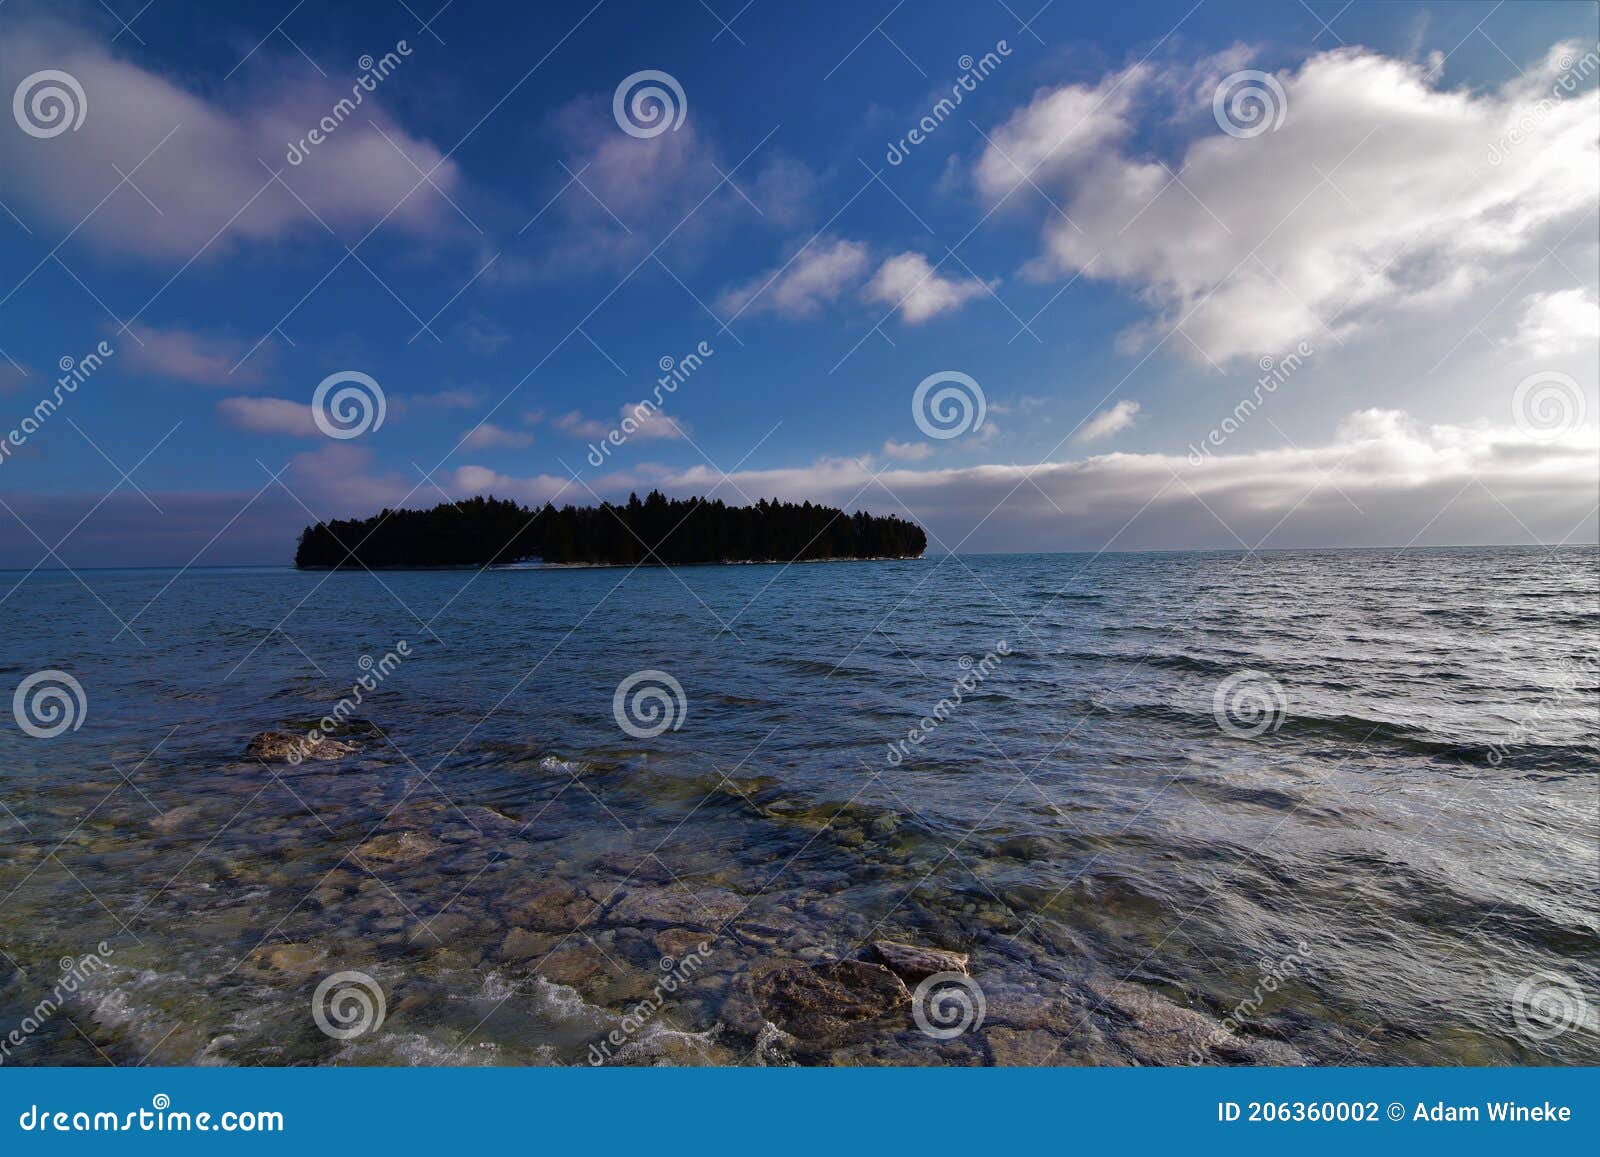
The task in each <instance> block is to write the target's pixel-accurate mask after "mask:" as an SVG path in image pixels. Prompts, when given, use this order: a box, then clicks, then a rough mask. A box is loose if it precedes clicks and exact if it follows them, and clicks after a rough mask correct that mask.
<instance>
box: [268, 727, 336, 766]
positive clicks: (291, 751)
mask: <svg viewBox="0 0 1600 1157" xmlns="http://www.w3.org/2000/svg"><path fill="white" fill-rule="evenodd" d="M355 750H356V747H355V744H353V743H346V742H345V741H344V740H342V739H326V738H323V737H322V736H316V737H313V736H311V735H291V734H289V733H288V732H286V731H263V732H261V733H260V734H259V735H256V736H255V737H254V738H252V739H251V740H250V745H249V746H248V747H246V748H245V750H244V753H245V754H246V755H251V756H254V757H255V758H257V759H264V760H270V761H287V762H290V763H299V762H300V761H301V760H303V759H320V760H327V759H343V758H344V757H345V756H347V755H351V754H353V753H354V752H355Z"/></svg>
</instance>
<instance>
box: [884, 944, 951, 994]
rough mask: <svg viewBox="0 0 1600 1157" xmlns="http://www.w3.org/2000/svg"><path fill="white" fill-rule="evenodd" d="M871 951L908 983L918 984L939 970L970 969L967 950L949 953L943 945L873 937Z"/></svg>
mask: <svg viewBox="0 0 1600 1157" xmlns="http://www.w3.org/2000/svg"><path fill="white" fill-rule="evenodd" d="M872 950H873V952H875V953H876V954H877V956H878V959H879V960H881V961H883V962H884V963H885V964H887V965H888V966H889V967H890V968H891V969H892V970H893V971H895V972H897V973H899V974H900V976H901V978H902V979H904V980H905V981H906V983H907V984H915V983H917V981H919V980H922V979H923V978H925V977H928V976H932V975H933V974H934V973H936V972H960V973H965V972H966V971H967V954H966V953H965V952H946V951H945V950H944V949H942V948H921V947H919V946H917V945H915V944H902V943H900V942H899V941H898V940H874V941H873V942H872Z"/></svg>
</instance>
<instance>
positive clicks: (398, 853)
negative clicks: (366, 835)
mask: <svg viewBox="0 0 1600 1157" xmlns="http://www.w3.org/2000/svg"><path fill="white" fill-rule="evenodd" d="M442 847H444V845H443V844H441V843H440V842H439V841H438V840H436V839H434V838H433V837H432V836H429V835H426V834H424V833H422V832H386V833H384V834H383V835H381V836H374V837H373V838H372V839H370V840H368V841H367V842H366V843H364V844H362V845H361V846H360V847H359V848H357V849H356V851H355V854H356V858H357V859H367V860H376V861H377V862H378V863H387V864H401V863H409V862H411V861H413V860H420V859H423V858H424V857H427V856H431V855H433V853H434V852H437V851H438V850H439V849H440V848H442Z"/></svg>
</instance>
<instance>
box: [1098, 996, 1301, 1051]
mask: <svg viewBox="0 0 1600 1157" xmlns="http://www.w3.org/2000/svg"><path fill="white" fill-rule="evenodd" d="M1084 987H1085V988H1086V989H1087V990H1088V992H1089V993H1090V994H1091V995H1092V996H1093V997H1094V998H1097V1000H1098V1005H1097V1007H1096V1010H1095V1015H1096V1016H1097V1017H1099V1018H1100V1019H1101V1020H1102V1021H1103V1023H1104V1025H1105V1032H1106V1036H1107V1037H1108V1038H1110V1040H1111V1041H1112V1043H1114V1044H1115V1045H1116V1046H1117V1047H1118V1048H1120V1049H1122V1050H1123V1051H1124V1052H1126V1053H1127V1054H1128V1055H1129V1056H1130V1057H1131V1058H1132V1059H1133V1061H1134V1062H1135V1063H1137V1064H1141V1065H1195V1064H1205V1065H1214V1064H1235V1065H1303V1064H1305V1063H1306V1059H1305V1057H1303V1056H1301V1054H1300V1053H1299V1052H1298V1051H1296V1050H1295V1049H1293V1048H1291V1047H1290V1046H1288V1045H1286V1044H1283V1043H1281V1042H1279V1041H1267V1040H1259V1039H1252V1038H1248V1037H1241V1036H1239V1035H1237V1034H1235V1033H1233V1032H1231V1031H1230V1030H1229V1029H1228V1028H1226V1027H1225V1026H1224V1025H1223V1024H1222V1023H1221V1022H1220V1021H1217V1020H1214V1019H1213V1018H1211V1017H1209V1016H1207V1015H1206V1014H1205V1013H1203V1012H1199V1011H1197V1010H1195V1009H1192V1008H1184V1007H1183V1006H1182V1005H1179V1004H1175V1003H1173V1002H1172V1001H1170V1000H1168V999H1167V998H1166V997H1164V996H1162V995H1161V994H1160V993H1158V992H1153V991H1151V990H1150V989H1148V988H1142V987H1140V986H1139V985H1136V984H1129V983H1127V982H1125V981H1119V980H1093V981H1089V982H1088V983H1086V984H1085V986H1084Z"/></svg>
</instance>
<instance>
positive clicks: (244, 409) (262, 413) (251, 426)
mask: <svg viewBox="0 0 1600 1157" xmlns="http://www.w3.org/2000/svg"><path fill="white" fill-rule="evenodd" d="M217 414H218V415H219V416H220V417H221V418H222V420H223V421H224V422H226V423H228V425H230V426H232V427H233V428H234V429H236V430H248V431H249V432H250V433H252V434H293V435H295V436H296V437H299V438H316V437H320V436H321V431H319V430H318V429H317V423H316V420H315V419H314V418H313V417H312V416H311V406H310V405H309V404H308V403H306V402H291V401H289V399H287V398H242V397H241V398H223V399H222V401H220V402H218V403H217Z"/></svg>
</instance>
